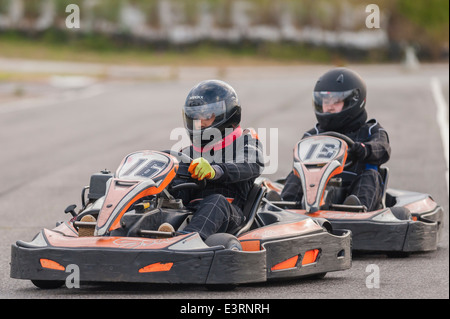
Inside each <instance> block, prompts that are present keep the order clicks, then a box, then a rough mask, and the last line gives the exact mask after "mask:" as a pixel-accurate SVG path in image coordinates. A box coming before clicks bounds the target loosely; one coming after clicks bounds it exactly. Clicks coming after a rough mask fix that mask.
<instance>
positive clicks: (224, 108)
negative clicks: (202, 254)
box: [159, 80, 264, 239]
mask: <svg viewBox="0 0 450 319" xmlns="http://www.w3.org/2000/svg"><path fill="white" fill-rule="evenodd" d="M183 118H184V126H185V128H186V131H187V133H188V135H189V137H190V140H191V145H190V146H189V147H187V148H185V149H183V150H182V152H183V153H185V154H187V155H189V157H191V158H192V159H193V161H192V162H191V163H187V164H186V163H180V165H189V168H188V171H189V173H191V176H192V178H194V179H197V180H204V179H206V180H207V183H206V186H205V187H204V188H202V189H199V190H192V189H185V190H181V191H178V192H177V193H176V194H173V195H174V196H175V197H177V198H181V199H182V200H183V203H184V204H185V205H186V207H187V208H190V209H192V210H193V211H194V215H193V217H192V220H191V221H190V223H189V224H188V225H187V226H186V227H185V228H184V231H186V232H198V233H199V235H200V237H202V239H206V238H208V237H209V236H210V235H212V234H214V233H218V232H228V233H234V232H235V231H237V230H238V229H239V228H240V226H242V224H243V222H244V219H245V218H244V216H243V212H242V209H243V206H244V203H245V202H246V200H247V194H248V193H249V191H250V189H251V187H252V186H253V183H254V181H255V179H256V178H257V177H258V176H259V175H260V174H261V173H262V170H263V168H264V164H263V163H264V161H263V155H262V146H261V143H260V142H259V140H258V138H257V136H256V134H255V133H254V131H253V130H252V129H246V130H243V129H242V128H241V126H240V121H241V105H240V103H239V99H238V96H237V94H236V92H235V91H234V89H233V88H232V87H231V86H230V85H228V84H227V83H225V82H222V81H218V80H208V81H203V82H200V83H199V84H197V85H196V86H195V87H194V88H192V89H191V91H190V92H189V94H188V96H187V98H186V102H185V105H184V107H183ZM176 182H177V183H179V182H185V181H180V180H179V179H177V181H176ZM159 230H160V231H168V232H173V231H174V229H173V227H172V225H170V224H168V223H164V224H162V225H161V226H160V227H159Z"/></svg>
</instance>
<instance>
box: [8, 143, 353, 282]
mask: <svg viewBox="0 0 450 319" xmlns="http://www.w3.org/2000/svg"><path fill="white" fill-rule="evenodd" d="M190 160H191V159H190V158H189V157H188V156H187V155H185V154H182V153H178V152H173V151H163V152H158V151H139V152H134V153H131V154H129V155H127V156H126V157H125V158H124V159H123V160H122V162H121V164H120V166H119V167H118V169H117V171H116V172H115V174H112V173H110V172H109V171H102V172H100V173H97V174H94V175H92V176H91V179H90V184H89V186H86V187H85V188H84V189H83V191H82V208H81V209H80V210H79V211H78V212H76V211H75V209H76V206H75V205H71V206H69V207H68V208H67V209H66V210H65V212H66V213H68V214H71V215H72V216H71V218H70V219H69V220H68V221H65V222H61V223H59V224H57V226H56V227H55V228H53V229H43V230H41V231H40V232H39V233H38V234H37V235H36V236H35V237H34V238H33V239H32V240H31V241H30V242H26V241H22V240H19V241H17V242H16V243H15V244H13V245H12V248H11V273H10V275H11V277H12V278H18V279H29V280H31V281H32V282H33V283H34V284H35V285H36V286H37V287H40V288H56V287H60V286H61V285H63V284H64V283H65V280H66V279H67V277H68V275H69V273H67V271H68V270H70V269H72V268H71V267H72V266H73V265H76V266H77V267H78V269H79V272H78V273H79V277H80V278H79V281H80V282H82V283H86V282H138V283H192V284H205V285H207V286H216V285H237V284H242V283H251V282H264V281H267V280H270V279H276V278H289V277H302V276H322V275H323V274H325V273H327V272H331V271H339V270H345V269H348V268H350V267H351V234H350V232H349V231H345V230H334V231H330V230H329V229H330V227H329V225H328V222H327V221H325V220H322V219H315V218H312V217H310V216H306V215H302V214H297V213H293V212H288V211H284V210H280V209H277V210H271V211H268V212H266V213H264V212H263V211H261V210H260V206H261V204H262V199H263V197H264V195H265V192H266V188H265V187H264V186H262V185H260V184H257V183H255V184H254V186H253V188H252V189H251V191H250V193H249V194H248V200H247V203H246V205H245V207H244V208H243V212H244V215H245V217H246V221H245V223H244V225H243V226H242V228H240V229H239V230H238V231H237V232H236V233H234V234H227V233H219V234H214V235H212V236H210V237H208V238H207V239H206V240H202V238H201V237H200V236H199V234H198V233H187V232H184V231H183V229H184V227H185V226H186V225H187V223H189V220H190V218H191V217H192V214H193V212H192V211H190V210H188V209H187V208H186V207H185V206H184V205H183V203H182V201H181V200H180V199H177V198H174V197H173V196H172V195H171V193H174V192H175V191H176V190H180V189H188V188H194V189H195V188H199V187H204V185H202V184H201V183H199V182H198V181H196V182H195V180H193V179H191V180H189V178H190V174H189V172H187V167H188V164H187V165H183V164H184V163H187V162H189V161H190ZM180 179H186V181H185V182H184V183H175V181H176V180H178V181H179V180H180ZM175 193H176V192H175ZM257 212H259V219H260V220H264V224H258V223H256V220H255V218H256V213H257ZM89 215H90V216H92V217H94V218H95V221H90V222H89V221H86V219H84V218H83V217H86V216H89ZM164 222H168V223H170V224H171V225H173V227H174V229H175V232H163V231H158V226H159V225H161V224H162V223H164ZM89 228H91V229H92V234H91V235H88V236H85V235H83V236H81V230H83V232H84V231H85V230H86V229H88V230H89ZM69 266H70V267H69Z"/></svg>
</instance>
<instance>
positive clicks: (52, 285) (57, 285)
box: [31, 280, 64, 289]
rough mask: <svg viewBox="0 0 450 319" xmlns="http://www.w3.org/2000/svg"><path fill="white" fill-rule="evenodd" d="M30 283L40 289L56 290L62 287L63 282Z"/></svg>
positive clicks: (41, 281)
mask: <svg viewBox="0 0 450 319" xmlns="http://www.w3.org/2000/svg"><path fill="white" fill-rule="evenodd" d="M31 282H32V283H33V285H35V286H36V287H38V288H41V289H57V288H60V287H61V286H63V285H64V281H63V280H32V281H31Z"/></svg>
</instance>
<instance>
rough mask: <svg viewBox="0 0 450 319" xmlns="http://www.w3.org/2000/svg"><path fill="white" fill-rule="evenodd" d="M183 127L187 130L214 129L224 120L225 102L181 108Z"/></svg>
mask: <svg viewBox="0 0 450 319" xmlns="http://www.w3.org/2000/svg"><path fill="white" fill-rule="evenodd" d="M183 113H184V122H185V126H186V128H187V129H189V130H201V129H205V128H208V127H214V126H216V125H217V124H219V123H221V122H222V121H223V120H224V118H225V113H226V105H225V101H219V102H215V103H210V104H204V105H195V106H187V105H185V106H184V107H183Z"/></svg>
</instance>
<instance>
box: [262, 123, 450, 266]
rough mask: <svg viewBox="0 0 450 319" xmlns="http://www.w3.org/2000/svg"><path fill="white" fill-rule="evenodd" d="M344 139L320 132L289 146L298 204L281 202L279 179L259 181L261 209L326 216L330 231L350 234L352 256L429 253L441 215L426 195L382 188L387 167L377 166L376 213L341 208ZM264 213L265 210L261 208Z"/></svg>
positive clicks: (438, 231)
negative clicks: (264, 192) (298, 186)
mask: <svg viewBox="0 0 450 319" xmlns="http://www.w3.org/2000/svg"><path fill="white" fill-rule="evenodd" d="M353 143H354V141H353V140H352V139H350V138H349V137H347V136H345V135H342V134H339V133H336V132H325V133H321V134H319V135H314V136H311V137H307V138H304V139H303V140H301V141H299V142H298V143H297V145H296V146H295V148H294V165H293V170H294V173H295V174H296V175H297V176H298V177H299V178H300V180H301V182H302V189H303V194H305V195H304V196H303V200H302V202H288V201H283V200H282V199H281V196H280V193H281V191H282V189H283V187H284V185H283V182H284V181H283V180H278V181H275V182H272V181H270V180H268V179H262V180H260V182H261V183H262V185H263V186H265V187H266V188H267V190H268V191H267V194H268V195H267V196H266V199H265V202H266V204H265V205H266V206H267V205H270V206H277V207H282V208H284V209H287V210H289V211H291V212H295V213H298V214H300V215H305V216H310V217H315V218H325V219H327V220H328V221H329V222H330V223H331V225H332V227H333V228H339V229H348V230H350V231H351V232H352V249H353V251H354V252H373V253H375V252H377V253H384V254H386V255H388V256H391V257H406V256H408V255H409V254H410V253H412V252H422V251H432V250H436V249H437V245H438V243H439V241H440V239H441V237H442V229H443V221H444V215H443V214H444V212H443V209H442V207H441V206H439V205H438V204H437V203H436V202H435V201H434V200H433V198H432V197H431V196H430V195H428V194H422V193H417V192H411V191H406V190H398V189H390V188H387V183H388V176H389V169H388V168H387V167H384V166H382V167H380V168H378V169H379V171H380V173H381V175H382V177H383V180H384V185H383V197H382V202H381V203H380V205H379V209H377V210H375V211H367V209H366V208H365V206H354V205H343V204H336V203H343V201H344V198H345V196H346V188H345V187H344V186H345V185H343V183H342V179H341V178H340V177H338V176H337V177H336V175H338V174H340V173H341V172H343V170H344V169H345V167H348V166H350V165H352V159H351V158H350V157H349V158H348V161H347V150H348V147H349V146H351V145H352V144H353ZM263 209H266V208H265V207H264V206H263Z"/></svg>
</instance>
